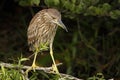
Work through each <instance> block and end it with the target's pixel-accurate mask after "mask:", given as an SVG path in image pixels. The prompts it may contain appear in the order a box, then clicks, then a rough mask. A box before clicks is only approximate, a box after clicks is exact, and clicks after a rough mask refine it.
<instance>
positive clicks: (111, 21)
mask: <svg viewBox="0 0 120 80" xmlns="http://www.w3.org/2000/svg"><path fill="white" fill-rule="evenodd" d="M45 8H57V9H58V10H59V11H60V12H61V13H62V21H63V23H64V24H65V25H66V27H67V28H68V31H69V32H68V33H67V32H65V31H64V30H58V31H57V34H56V37H55V40H54V55H55V57H56V62H62V63H63V65H62V66H60V67H59V70H60V72H62V73H66V74H70V75H73V76H76V77H78V78H83V79H87V78H89V77H91V76H93V75H96V74H97V73H103V75H104V78H105V79H109V78H115V79H116V80H119V79H120V63H119V62H120V36H119V35H120V20H119V19H120V0H105V1H103V0H1V3H0V11H1V13H0V27H1V29H0V60H1V61H4V62H16V60H17V58H18V57H20V55H21V54H22V55H23V56H24V57H28V56H30V55H31V54H32V53H31V52H29V51H28V46H27V35H26V31H27V27H28V25H29V22H30V20H31V18H32V16H33V15H34V14H35V13H36V12H38V11H39V10H41V9H45ZM44 53H45V54H42V55H41V54H40V55H39V56H38V63H37V64H38V65H40V66H50V65H51V62H52V61H51V59H50V56H49V54H46V53H49V52H44ZM31 61H32V59H31ZM31 61H26V62H25V63H24V64H26V65H31ZM42 79H43V80H46V79H44V78H42ZM52 80H53V79H52ZM90 80H92V79H90ZM93 80H94V79H93ZM103 80H104V79H103Z"/></svg>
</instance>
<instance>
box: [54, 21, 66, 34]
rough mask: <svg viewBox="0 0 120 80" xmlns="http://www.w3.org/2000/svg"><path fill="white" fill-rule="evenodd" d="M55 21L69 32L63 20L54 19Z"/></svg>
mask: <svg viewBox="0 0 120 80" xmlns="http://www.w3.org/2000/svg"><path fill="white" fill-rule="evenodd" d="M53 22H54V23H56V24H57V25H58V26H60V27H61V28H63V29H64V30H66V31H67V32H68V30H67V28H66V26H65V25H64V24H63V22H62V21H61V20H57V21H53Z"/></svg>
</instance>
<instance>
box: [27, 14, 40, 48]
mask: <svg viewBox="0 0 120 80" xmlns="http://www.w3.org/2000/svg"><path fill="white" fill-rule="evenodd" d="M40 16H41V15H40V13H39V12H38V13H37V14H36V15H35V16H34V17H33V18H32V20H31V22H30V24H29V27H28V31H27V36H28V45H29V46H30V50H34V46H35V42H36V40H37V33H38V23H39V21H40V20H41V18H40Z"/></svg>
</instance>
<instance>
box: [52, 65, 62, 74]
mask: <svg viewBox="0 0 120 80" xmlns="http://www.w3.org/2000/svg"><path fill="white" fill-rule="evenodd" d="M52 72H53V73H55V74H57V75H59V76H60V73H59V71H58V68H57V66H56V65H52Z"/></svg>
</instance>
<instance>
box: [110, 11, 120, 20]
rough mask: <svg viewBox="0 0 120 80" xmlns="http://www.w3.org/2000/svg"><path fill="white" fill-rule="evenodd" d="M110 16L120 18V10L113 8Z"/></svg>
mask: <svg viewBox="0 0 120 80" xmlns="http://www.w3.org/2000/svg"><path fill="white" fill-rule="evenodd" d="M110 17H111V18H113V19H118V18H119V17H120V10H113V11H111V12H110Z"/></svg>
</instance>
